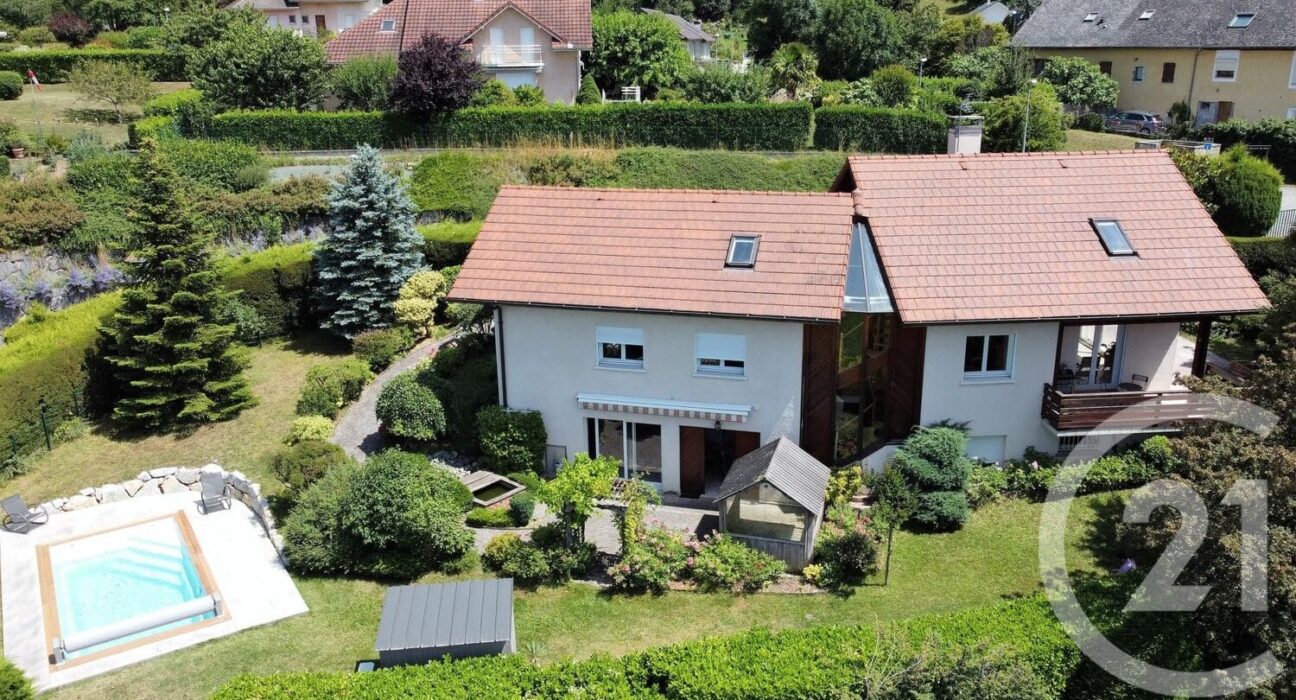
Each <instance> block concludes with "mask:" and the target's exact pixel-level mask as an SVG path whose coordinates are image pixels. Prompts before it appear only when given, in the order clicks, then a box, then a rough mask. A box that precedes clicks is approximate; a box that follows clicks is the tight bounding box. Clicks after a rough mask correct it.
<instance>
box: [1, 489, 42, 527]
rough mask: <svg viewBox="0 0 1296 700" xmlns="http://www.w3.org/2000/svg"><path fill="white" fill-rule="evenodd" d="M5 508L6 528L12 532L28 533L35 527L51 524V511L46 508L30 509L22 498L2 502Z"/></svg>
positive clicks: (9, 498) (10, 498)
mask: <svg viewBox="0 0 1296 700" xmlns="http://www.w3.org/2000/svg"><path fill="white" fill-rule="evenodd" d="M0 506H3V507H4V528H5V529H6V530H8V531H10V532H19V533H24V534H25V533H27V532H28V531H30V530H31V529H32V526H34V525H44V524H45V523H47V522H49V511H48V510H46V508H45V506H43V505H42V506H37V507H35V508H28V507H27V502H26V501H24V500H23V498H22V496H18V495H14V496H10V497H8V498H6V499H4V501H0Z"/></svg>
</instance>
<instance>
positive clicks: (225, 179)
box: [159, 139, 266, 192]
mask: <svg viewBox="0 0 1296 700" xmlns="http://www.w3.org/2000/svg"><path fill="white" fill-rule="evenodd" d="M159 146H160V148H161V151H162V153H163V154H165V155H166V157H167V158H168V159H170V161H171V162H172V163H175V168H176V172H177V173H178V174H179V175H180V176H181V177H183V178H186V179H188V180H189V181H191V182H194V183H198V184H202V185H209V186H211V187H215V188H218V189H222V190H228V191H231V192H241V191H244V190H249V189H252V188H253V187H257V186H259V185H261V184H262V183H264V182H265V179H266V171H265V164H264V162H263V161H262V159H261V155H260V154H258V153H257V152H256V149H254V148H252V147H251V146H247V145H245V144H241V143H234V142H230V141H207V140H198V139H167V140H165V141H162V142H160V143H159ZM249 169H257V170H256V172H259V176H257V177H254V178H252V179H251V180H250V181H249V179H248V177H247V173H248V171H249Z"/></svg>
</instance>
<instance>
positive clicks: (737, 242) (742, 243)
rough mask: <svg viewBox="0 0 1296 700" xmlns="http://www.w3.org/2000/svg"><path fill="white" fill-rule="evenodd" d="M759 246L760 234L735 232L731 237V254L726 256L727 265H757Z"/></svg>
mask: <svg viewBox="0 0 1296 700" xmlns="http://www.w3.org/2000/svg"><path fill="white" fill-rule="evenodd" d="M758 247H760V236H751V235H740V234H734V235H733V237H731V238H730V239H729V255H728V257H726V258H725V267H755V266H756V249H757V248H758Z"/></svg>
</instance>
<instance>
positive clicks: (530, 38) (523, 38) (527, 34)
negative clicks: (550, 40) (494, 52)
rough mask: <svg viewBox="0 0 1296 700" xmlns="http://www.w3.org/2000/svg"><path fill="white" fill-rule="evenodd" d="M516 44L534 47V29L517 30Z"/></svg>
mask: <svg viewBox="0 0 1296 700" xmlns="http://www.w3.org/2000/svg"><path fill="white" fill-rule="evenodd" d="M518 43H519V44H521V45H523V46H534V45H535V43H536V41H535V28H534V27H522V28H521V29H519V30H518Z"/></svg>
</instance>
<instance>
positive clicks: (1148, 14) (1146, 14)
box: [1139, 10, 1156, 21]
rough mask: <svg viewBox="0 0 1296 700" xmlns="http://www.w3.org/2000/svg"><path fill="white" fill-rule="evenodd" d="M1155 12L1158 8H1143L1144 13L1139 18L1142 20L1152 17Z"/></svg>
mask: <svg viewBox="0 0 1296 700" xmlns="http://www.w3.org/2000/svg"><path fill="white" fill-rule="evenodd" d="M1155 14H1156V10H1143V14H1141V15H1139V20H1140V21H1142V20H1148V19H1152V15H1155Z"/></svg>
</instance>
